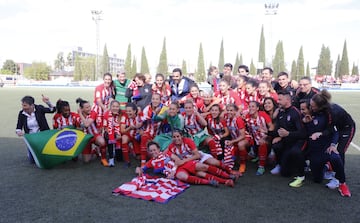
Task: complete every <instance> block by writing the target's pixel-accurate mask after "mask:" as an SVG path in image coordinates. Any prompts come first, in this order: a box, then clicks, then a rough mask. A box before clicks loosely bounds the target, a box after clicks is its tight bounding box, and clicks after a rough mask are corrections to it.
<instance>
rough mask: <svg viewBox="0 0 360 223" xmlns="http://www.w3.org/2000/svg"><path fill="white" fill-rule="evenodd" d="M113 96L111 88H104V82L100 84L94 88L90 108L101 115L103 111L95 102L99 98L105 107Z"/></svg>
mask: <svg viewBox="0 0 360 223" xmlns="http://www.w3.org/2000/svg"><path fill="white" fill-rule="evenodd" d="M112 97H113V90H112V89H111V88H105V87H104V84H100V85H98V86H97V87H96V88H95V97H94V104H93V105H92V108H91V110H94V111H95V112H96V113H97V114H98V116H103V115H104V111H103V110H102V108H101V107H100V106H99V105H98V104H97V101H98V100H99V99H101V101H102V103H103V104H104V105H105V107H108V106H109V104H110V99H111V98H112Z"/></svg>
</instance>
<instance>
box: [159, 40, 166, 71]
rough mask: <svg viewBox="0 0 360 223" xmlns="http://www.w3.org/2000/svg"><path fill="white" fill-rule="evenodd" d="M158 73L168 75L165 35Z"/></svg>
mask: <svg viewBox="0 0 360 223" xmlns="http://www.w3.org/2000/svg"><path fill="white" fill-rule="evenodd" d="M157 73H161V74H164V75H165V76H167V75H168V63H167V55H166V38H165V37H164V41H163V47H162V50H161V54H160V59H159V65H158V67H157Z"/></svg>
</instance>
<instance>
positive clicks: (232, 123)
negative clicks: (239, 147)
mask: <svg viewBox="0 0 360 223" xmlns="http://www.w3.org/2000/svg"><path fill="white" fill-rule="evenodd" d="M226 125H227V127H228V129H229V132H230V135H231V138H232V139H236V138H239V137H240V135H241V133H240V130H241V129H244V128H245V123H244V121H243V119H242V118H241V117H235V118H227V119H226Z"/></svg>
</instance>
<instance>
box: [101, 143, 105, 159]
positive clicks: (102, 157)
mask: <svg viewBox="0 0 360 223" xmlns="http://www.w3.org/2000/svg"><path fill="white" fill-rule="evenodd" d="M100 154H101V159H106V146H101V147H100Z"/></svg>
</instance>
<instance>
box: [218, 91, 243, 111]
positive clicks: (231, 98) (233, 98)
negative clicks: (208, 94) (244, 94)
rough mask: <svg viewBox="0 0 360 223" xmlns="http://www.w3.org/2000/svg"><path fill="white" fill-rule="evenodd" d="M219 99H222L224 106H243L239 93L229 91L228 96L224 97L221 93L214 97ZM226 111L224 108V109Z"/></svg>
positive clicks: (221, 102)
mask: <svg viewBox="0 0 360 223" xmlns="http://www.w3.org/2000/svg"><path fill="white" fill-rule="evenodd" d="M214 96H215V97H217V98H220V100H221V101H220V103H219V104H222V105H223V106H224V105H227V104H235V105H236V106H241V100H240V97H239V95H238V93H237V92H235V91H233V90H229V93H228V94H227V95H222V94H221V93H220V92H219V91H218V92H216V93H215V95H214ZM223 109H224V108H223Z"/></svg>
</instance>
